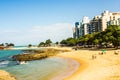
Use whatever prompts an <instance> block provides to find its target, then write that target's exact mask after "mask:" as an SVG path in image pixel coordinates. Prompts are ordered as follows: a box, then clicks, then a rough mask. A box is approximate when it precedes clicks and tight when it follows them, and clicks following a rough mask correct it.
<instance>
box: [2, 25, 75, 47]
mask: <svg viewBox="0 0 120 80" xmlns="http://www.w3.org/2000/svg"><path fill="white" fill-rule="evenodd" d="M72 27H73V24H70V23H57V24H51V25H44V26H33V27H29V28H28V29H21V30H14V29H12V30H3V31H1V32H0V35H2V36H3V37H2V38H1V40H0V42H12V43H15V44H18V45H20V44H21V45H22V44H29V43H31V44H39V42H41V41H45V40H46V39H51V40H52V41H53V42H56V41H61V40H62V39H64V38H67V37H72Z"/></svg>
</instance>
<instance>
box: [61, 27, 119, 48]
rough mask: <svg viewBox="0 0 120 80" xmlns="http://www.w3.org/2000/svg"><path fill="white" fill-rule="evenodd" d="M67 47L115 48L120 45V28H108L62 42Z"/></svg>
mask: <svg viewBox="0 0 120 80" xmlns="http://www.w3.org/2000/svg"><path fill="white" fill-rule="evenodd" d="M60 43H61V44H62V45H65V46H75V45H81V46H83V45H84V47H86V46H87V47H99V48H100V47H115V48H118V46H119V45H120V28H119V27H118V26H117V25H111V26H108V28H107V29H106V30H105V31H102V32H95V33H93V34H87V35H84V36H81V37H79V38H78V39H74V38H67V39H66V40H65V39H64V40H62V41H61V42H60Z"/></svg>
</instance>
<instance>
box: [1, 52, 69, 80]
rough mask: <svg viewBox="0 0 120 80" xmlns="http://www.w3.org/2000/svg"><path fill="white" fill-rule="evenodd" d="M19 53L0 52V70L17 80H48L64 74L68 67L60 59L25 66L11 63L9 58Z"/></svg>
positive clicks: (65, 60) (30, 63) (55, 58)
mask: <svg viewBox="0 0 120 80" xmlns="http://www.w3.org/2000/svg"><path fill="white" fill-rule="evenodd" d="M21 53H23V52H22V51H21V50H3V51H0V60H2V61H0V69H3V70H6V71H8V72H9V73H11V74H13V76H15V77H16V78H17V80H50V79H51V78H53V77H56V76H58V75H60V74H62V73H64V72H66V71H67V69H68V68H69V66H70V62H69V63H68V60H67V59H63V58H60V57H53V58H47V59H42V60H35V61H29V62H27V64H21V65H17V64H16V61H12V59H11V56H13V55H15V54H21ZM57 80H58V79H57ZM60 80H62V79H60Z"/></svg>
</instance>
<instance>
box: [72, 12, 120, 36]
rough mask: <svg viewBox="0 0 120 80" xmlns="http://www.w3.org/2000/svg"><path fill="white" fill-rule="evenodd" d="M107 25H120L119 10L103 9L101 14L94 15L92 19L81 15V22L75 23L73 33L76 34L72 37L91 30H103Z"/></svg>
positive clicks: (91, 31) (88, 32)
mask: <svg viewBox="0 0 120 80" xmlns="http://www.w3.org/2000/svg"><path fill="white" fill-rule="evenodd" d="M109 25H118V26H120V12H109V11H104V12H103V13H102V14H101V15H98V16H95V17H94V18H93V19H92V20H90V19H89V18H88V17H86V16H85V17H83V20H82V21H81V22H77V23H75V31H74V34H76V35H74V38H78V37H79V36H83V35H86V34H91V33H93V32H99V31H105V29H107V26H109ZM78 33H79V34H78Z"/></svg>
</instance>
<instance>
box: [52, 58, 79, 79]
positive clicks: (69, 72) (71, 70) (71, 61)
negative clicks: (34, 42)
mask: <svg viewBox="0 0 120 80" xmlns="http://www.w3.org/2000/svg"><path fill="white" fill-rule="evenodd" d="M55 57H60V58H63V59H64V60H65V61H67V63H68V64H69V66H68V68H67V69H66V70H65V71H64V72H62V73H60V74H58V75H57V76H55V77H53V78H51V79H50V80H61V79H62V80H63V79H65V78H66V77H69V76H71V75H72V74H74V73H75V72H76V71H77V70H78V69H79V66H80V63H79V62H78V61H76V60H74V59H72V58H67V57H61V56H55Z"/></svg>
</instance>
